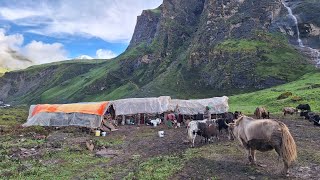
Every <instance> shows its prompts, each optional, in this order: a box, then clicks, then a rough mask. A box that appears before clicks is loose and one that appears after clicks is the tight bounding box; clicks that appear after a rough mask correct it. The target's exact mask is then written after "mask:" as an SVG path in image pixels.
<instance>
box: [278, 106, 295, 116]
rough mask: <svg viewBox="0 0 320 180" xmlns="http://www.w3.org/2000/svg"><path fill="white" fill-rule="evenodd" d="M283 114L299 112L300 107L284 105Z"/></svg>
mask: <svg viewBox="0 0 320 180" xmlns="http://www.w3.org/2000/svg"><path fill="white" fill-rule="evenodd" d="M282 112H283V115H284V116H285V115H286V114H290V115H292V114H294V113H298V109H296V108H293V107H284V108H283V109H282Z"/></svg>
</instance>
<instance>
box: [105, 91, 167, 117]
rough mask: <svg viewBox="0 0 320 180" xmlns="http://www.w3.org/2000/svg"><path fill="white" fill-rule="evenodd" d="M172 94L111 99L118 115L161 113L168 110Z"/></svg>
mask: <svg viewBox="0 0 320 180" xmlns="http://www.w3.org/2000/svg"><path fill="white" fill-rule="evenodd" d="M170 100H171V98H170V96H160V97H151V98H129V99H119V100H115V101H111V102H110V104H112V105H113V108H114V110H115V113H116V115H132V114H139V113H150V114H157V113H158V114H161V113H163V112H166V111H168V108H169V103H170Z"/></svg>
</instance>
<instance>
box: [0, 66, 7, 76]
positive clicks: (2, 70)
mask: <svg viewBox="0 0 320 180" xmlns="http://www.w3.org/2000/svg"><path fill="white" fill-rule="evenodd" d="M8 71H9V69H6V68H2V67H0V77H1V76H3V75H4V73H6V72H8Z"/></svg>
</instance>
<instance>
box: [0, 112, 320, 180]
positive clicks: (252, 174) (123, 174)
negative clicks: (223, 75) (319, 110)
mask: <svg viewBox="0 0 320 180" xmlns="http://www.w3.org/2000/svg"><path fill="white" fill-rule="evenodd" d="M279 119H280V120H281V121H283V122H284V123H285V124H287V126H288V127H289V129H290V132H291V133H292V135H293V137H294V139H295V141H296V143H297V148H298V160H297V162H296V163H295V164H294V165H293V167H292V168H291V169H290V174H289V177H283V176H280V175H279V172H280V170H281V169H282V163H281V161H279V160H278V157H277V154H276V153H275V152H274V151H270V152H264V153H261V152H258V153H257V162H258V163H260V164H263V167H260V166H259V167H257V166H250V165H248V164H247V163H248V162H247V157H246V154H245V151H244V149H243V148H242V147H241V146H240V145H239V142H237V141H229V140H228V139H227V135H226V134H225V133H224V134H221V135H220V140H219V141H218V140H215V141H214V142H213V143H210V144H204V143H201V142H200V138H199V137H198V138H197V139H196V147H195V148H190V144H187V143H185V140H186V137H187V133H186V128H185V127H181V128H178V129H174V128H171V129H169V128H167V127H165V126H164V125H160V126H158V127H150V126H145V125H141V126H140V127H138V126H135V125H130V126H129V125H126V126H120V127H119V130H118V131H116V132H109V133H108V134H107V136H106V137H94V135H93V134H92V133H91V134H90V133H86V132H84V131H82V130H81V129H79V128H61V129H52V128H51V129H46V130H45V131H41V132H24V131H23V130H19V131H17V132H16V133H14V134H12V135H11V137H12V138H8V134H5V133H4V134H3V135H2V136H1V138H2V139H1V141H2V142H7V143H11V144H12V143H14V142H15V143H17V144H19V142H20V141H21V140H23V141H27V140H28V139H30V138H31V139H33V140H34V139H38V140H37V141H40V142H41V143H38V144H32V143H31V145H30V144H28V145H26V146H24V147H23V146H14V145H8V144H7V146H5V145H3V146H2V148H6V149H5V151H1V152H4V153H5V154H6V157H7V160H6V161H11V160H12V159H15V160H16V159H18V160H19V162H20V164H21V162H22V163H23V162H24V161H31V160H34V159H36V160H37V161H40V162H41V163H42V164H44V165H46V164H56V165H59V163H63V162H64V158H62V157H61V158H57V159H48V158H45V157H46V153H48V152H50V153H52V152H56V151H63V149H68V152H70V153H73V152H81V153H83V154H88V155H90V158H97V159H103V158H105V159H107V160H106V161H99V162H97V163H95V164H91V165H90V166H89V165H88V166H84V167H83V168H84V170H83V171H85V172H91V171H95V170H96V169H102V170H103V171H102V173H107V174H108V175H107V176H104V175H103V176H100V175H96V176H93V177H90V176H85V175H83V174H81V173H80V174H79V173H74V174H71V175H68V176H66V177H67V178H68V179H69V178H70V179H90V178H93V179H95V178H96V179H99V177H104V179H123V178H126V179H144V178H145V179H157V177H158V176H157V177H156V176H143V173H144V172H141V171H153V170H148V167H144V168H142V165H143V163H144V162H149V161H150V159H154V158H157V157H170V158H171V157H173V158H176V161H177V162H175V161H168V162H166V163H169V166H168V167H171V169H170V173H169V174H168V176H165V179H238V180H240V179H320V175H319V173H318V172H319V170H320V152H319V149H320V139H319V135H320V133H319V132H320V127H317V126H314V125H313V124H312V123H311V122H308V121H307V120H303V119H301V118H299V117H294V116H293V117H286V118H283V117H280V118H279ZM159 130H164V131H165V136H164V137H163V138H160V137H158V131H159ZM4 138H5V139H4ZM90 140H92V142H93V145H94V150H93V151H90V150H88V149H87V146H86V142H90ZM101 151H102V152H105V154H106V156H105V157H101V155H99V153H98V154H97V152H101ZM180 159H181V160H180ZM2 162H5V161H2ZM152 162H156V163H157V161H152ZM159 162H160V163H163V162H162V160H160V161H159ZM0 165H1V161H0ZM166 165H167V164H166ZM150 166H157V165H156V164H152V163H151V165H150ZM176 166H178V167H176ZM1 167H4V166H0V173H1V175H2V177H6V178H16V177H24V174H23V171H24V169H22V170H21V172H20V174H19V175H17V174H14V172H10V168H6V169H2V170H1ZM19 167H20V166H19ZM26 169H27V168H26ZM139 173H140V175H139ZM149 173H153V172H149ZM154 173H159V172H154ZM160 173H161V172H160ZM86 174H89V173H86ZM141 174H142V175H141ZM128 175H129V176H128ZM41 177H42V176H41ZM94 177H95V178H94ZM150 177H151V178H150ZM152 177H153V178H152ZM158 179H161V178H158Z"/></svg>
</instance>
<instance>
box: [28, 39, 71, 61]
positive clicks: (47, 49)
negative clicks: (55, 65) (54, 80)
mask: <svg viewBox="0 0 320 180" xmlns="http://www.w3.org/2000/svg"><path fill="white" fill-rule="evenodd" d="M22 53H23V54H24V55H25V56H26V57H27V58H29V59H31V60H32V61H33V62H34V64H43V63H50V62H55V61H61V60H66V59H67V52H66V50H64V48H63V45H62V44H60V43H53V44H46V43H43V42H41V41H32V42H31V43H29V44H27V45H26V46H24V47H23V50H22Z"/></svg>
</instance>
